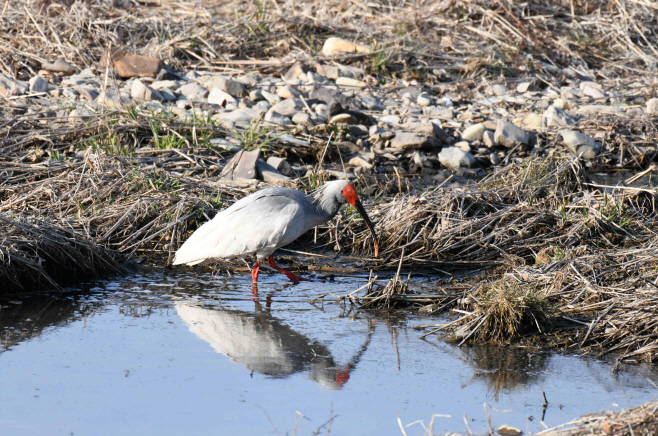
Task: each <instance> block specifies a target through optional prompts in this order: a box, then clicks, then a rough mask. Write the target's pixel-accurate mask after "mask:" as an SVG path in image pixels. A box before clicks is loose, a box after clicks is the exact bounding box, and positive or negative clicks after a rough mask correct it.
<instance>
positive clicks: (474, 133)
mask: <svg viewBox="0 0 658 436" xmlns="http://www.w3.org/2000/svg"><path fill="white" fill-rule="evenodd" d="M486 130H487V129H486V128H485V127H484V124H482V123H479V124H473V125H472V126H468V127H467V128H465V129H464V131H463V132H462V139H463V140H465V141H470V142H473V141H477V140H479V139H482V135H484V132H485V131H486Z"/></svg>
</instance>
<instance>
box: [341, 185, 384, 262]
mask: <svg viewBox="0 0 658 436" xmlns="http://www.w3.org/2000/svg"><path fill="white" fill-rule="evenodd" d="M343 182H344V183H345V186H344V187H343V188H342V189H341V191H340V193H341V195H342V197H343V198H344V200H343V201H341V203H345V201H346V202H347V203H349V204H350V205H351V206H352V207H354V208H355V209H356V211H357V212H359V215H361V217H362V218H363V221H365V223H366V226H368V230H370V233H372V242H373V246H374V249H375V257H378V256H379V240H378V239H377V233H375V226H374V225H373V224H372V221H370V217H369V216H368V214H367V213H366V210H365V209H364V208H363V205H362V204H361V202H360V201H359V197H358V196H357V195H356V189H354V186H353V185H352V184H350V183H348V182H347V181H343Z"/></svg>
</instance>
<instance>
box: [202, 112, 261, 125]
mask: <svg viewBox="0 0 658 436" xmlns="http://www.w3.org/2000/svg"><path fill="white" fill-rule="evenodd" d="M264 115H265V112H263V111H261V110H258V109H250V108H243V109H236V110H234V111H231V112H224V113H221V114H217V115H215V116H213V117H212V118H213V119H215V117H217V119H223V120H227V121H231V122H233V123H235V124H236V125H239V126H248V125H249V124H251V123H252V122H254V120H256V119H257V118H258V117H260V116H264Z"/></svg>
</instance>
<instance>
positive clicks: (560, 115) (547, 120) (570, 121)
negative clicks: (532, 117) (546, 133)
mask: <svg viewBox="0 0 658 436" xmlns="http://www.w3.org/2000/svg"><path fill="white" fill-rule="evenodd" d="M576 121H577V120H576V118H575V117H573V116H571V115H569V114H568V113H566V112H565V111H563V110H562V109H560V108H559V107H557V106H556V105H551V106H549V107H548V109H547V110H546V112H544V116H543V117H542V123H543V125H544V126H546V127H569V126H573V125H574V124H576Z"/></svg>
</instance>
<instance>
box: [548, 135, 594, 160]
mask: <svg viewBox="0 0 658 436" xmlns="http://www.w3.org/2000/svg"><path fill="white" fill-rule="evenodd" d="M558 133H559V134H560V135H561V136H562V142H563V143H564V145H566V146H567V148H568V149H569V150H571V152H572V153H573V154H575V155H576V156H580V157H581V158H583V159H593V158H595V157H596V156H598V155H599V153H600V152H601V145H600V144H599V143H598V142H596V140H595V139H594V138H592V137H591V136H589V135H586V134H584V133H581V132H578V131H575V130H568V129H563V130H560V131H559V132H558Z"/></svg>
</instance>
